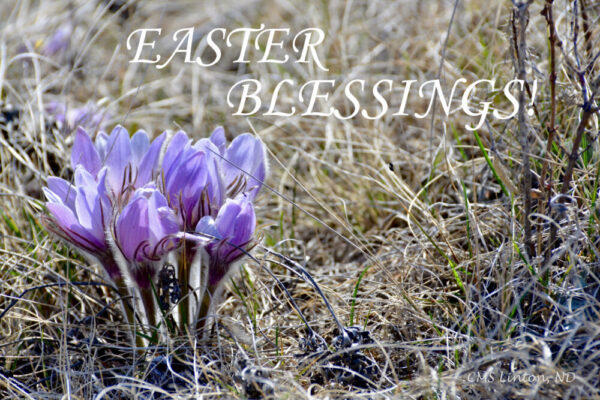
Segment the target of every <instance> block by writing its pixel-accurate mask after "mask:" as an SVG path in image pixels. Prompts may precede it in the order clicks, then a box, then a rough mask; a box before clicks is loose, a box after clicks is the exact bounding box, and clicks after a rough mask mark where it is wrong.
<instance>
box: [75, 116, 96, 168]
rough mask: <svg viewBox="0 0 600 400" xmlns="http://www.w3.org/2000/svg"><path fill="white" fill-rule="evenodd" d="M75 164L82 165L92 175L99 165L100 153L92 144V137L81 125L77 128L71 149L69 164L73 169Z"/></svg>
mask: <svg viewBox="0 0 600 400" xmlns="http://www.w3.org/2000/svg"><path fill="white" fill-rule="evenodd" d="M77 165H82V166H83V167H84V168H85V169H86V170H87V171H88V172H89V173H90V174H92V175H96V173H97V172H98V170H99V169H100V166H101V160H100V155H99V154H98V152H97V151H96V148H95V147H94V145H93V144H92V139H90V137H89V135H88V134H87V132H86V131H85V130H84V129H83V128H81V127H79V128H77V132H76V133H75V141H74V143H73V150H72V151H71V166H72V167H73V169H75V168H76V167H77Z"/></svg>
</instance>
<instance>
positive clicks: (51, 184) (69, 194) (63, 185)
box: [44, 176, 76, 210]
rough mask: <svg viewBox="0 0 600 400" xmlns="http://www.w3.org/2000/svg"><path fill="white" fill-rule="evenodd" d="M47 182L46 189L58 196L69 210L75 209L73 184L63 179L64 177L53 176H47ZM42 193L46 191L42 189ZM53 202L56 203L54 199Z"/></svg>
mask: <svg viewBox="0 0 600 400" xmlns="http://www.w3.org/2000/svg"><path fill="white" fill-rule="evenodd" d="M47 184H48V189H49V190H50V191H51V192H52V193H53V194H54V195H56V196H58V198H59V199H60V202H61V203H63V204H65V205H66V206H67V207H69V208H70V209H71V210H74V209H75V196H76V189H75V186H73V185H71V184H70V183H69V182H67V181H65V180H64V179H61V178H57V177H55V176H50V177H48V181H47ZM44 193H46V192H45V191H44ZM48 200H50V199H48ZM53 203H56V201H53Z"/></svg>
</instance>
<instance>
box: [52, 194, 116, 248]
mask: <svg viewBox="0 0 600 400" xmlns="http://www.w3.org/2000/svg"><path fill="white" fill-rule="evenodd" d="M46 207H47V208H48V211H50V213H51V214H52V215H53V217H54V222H55V223H56V225H57V226H58V227H59V228H60V229H61V231H62V232H63V233H64V236H65V238H68V239H69V240H70V241H71V242H72V243H73V244H74V245H75V246H78V247H80V248H82V249H84V250H86V251H88V252H90V253H94V254H96V255H97V254H100V253H103V252H104V251H106V244H105V243H104V242H103V241H100V240H98V238H96V237H94V236H93V235H92V234H91V233H90V232H89V231H88V230H87V229H85V228H84V227H83V226H81V224H80V223H79V221H78V220H77V218H76V217H75V214H74V213H73V211H72V210H71V209H70V208H69V207H67V206H65V205H64V204H55V203H46Z"/></svg>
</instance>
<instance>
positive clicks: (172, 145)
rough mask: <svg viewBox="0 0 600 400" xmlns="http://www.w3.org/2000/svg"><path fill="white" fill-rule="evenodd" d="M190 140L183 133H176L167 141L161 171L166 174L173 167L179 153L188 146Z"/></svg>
mask: <svg viewBox="0 0 600 400" xmlns="http://www.w3.org/2000/svg"><path fill="white" fill-rule="evenodd" d="M189 143H190V139H189V138H188V136H187V134H186V133H185V132H184V131H179V132H177V133H176V134H175V135H174V136H173V137H172V138H171V140H170V141H169V144H168V146H167V150H166V151H165V156H164V158H163V163H162V164H163V165H162V167H163V170H164V171H165V173H168V172H169V170H171V168H172V167H173V164H174V163H177V161H178V158H179V156H180V155H181V152H182V151H183V150H184V149H185V148H186V146H188V145H189Z"/></svg>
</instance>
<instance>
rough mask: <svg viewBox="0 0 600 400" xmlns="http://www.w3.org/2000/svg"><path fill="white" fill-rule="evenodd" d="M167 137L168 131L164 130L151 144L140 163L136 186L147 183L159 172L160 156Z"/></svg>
mask: <svg viewBox="0 0 600 400" xmlns="http://www.w3.org/2000/svg"><path fill="white" fill-rule="evenodd" d="M166 138H167V133H166V132H163V133H162V134H161V135H160V136H159V137H157V138H156V139H154V141H153V142H152V144H151V145H150V148H149V149H148V152H147V153H146V155H145V156H144V158H143V159H142V161H141V162H140V163H139V167H138V176H137V180H136V182H135V184H136V186H138V187H141V186H143V185H145V184H146V183H148V182H149V181H150V180H151V179H152V178H153V177H154V176H156V174H157V173H158V169H159V166H158V158H159V156H160V151H161V149H162V146H163V144H164V143H165V139H166Z"/></svg>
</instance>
